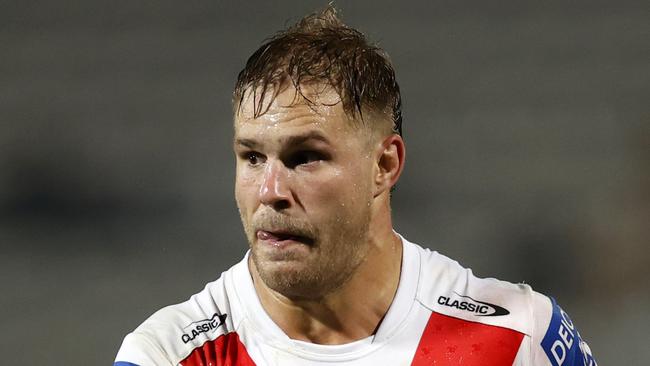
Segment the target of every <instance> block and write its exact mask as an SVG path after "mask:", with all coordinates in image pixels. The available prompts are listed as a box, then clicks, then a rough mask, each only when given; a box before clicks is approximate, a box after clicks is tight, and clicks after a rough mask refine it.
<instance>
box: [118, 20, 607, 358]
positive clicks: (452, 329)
mask: <svg viewBox="0 0 650 366" xmlns="http://www.w3.org/2000/svg"><path fill="white" fill-rule="evenodd" d="M233 104H234V130H235V137H234V150H235V155H236V160H237V177H236V184H235V186H236V189H235V195H236V200H237V205H238V207H239V210H240V214H241V219H242V223H243V226H244V230H245V232H246V235H247V238H248V241H249V243H250V248H251V249H250V251H249V253H248V254H247V255H246V256H245V257H244V259H243V260H242V261H241V262H240V263H239V264H237V265H235V266H233V267H232V268H231V269H229V270H228V271H226V272H224V273H223V274H222V276H221V277H220V278H219V279H218V280H216V281H215V282H212V283H210V284H208V285H207V286H206V288H205V289H204V290H203V291H202V292H200V293H198V294H196V295H194V296H192V297H191V298H190V299H189V300H188V301H186V302H184V303H181V304H178V305H173V306H170V307H166V308H164V309H162V310H160V311H158V312H157V313H155V314H154V315H153V316H151V317H150V318H149V319H148V320H147V321H145V322H144V323H143V324H142V325H141V326H140V327H138V328H137V329H136V330H135V331H133V332H132V333H131V334H129V335H128V336H127V337H126V338H125V340H124V342H123V344H122V347H121V349H120V351H119V352H118V355H117V357H116V363H115V365H142V366H144V365H177V364H180V365H289V366H292V365H333V364H337V365H339V364H340V365H512V364H515V365H595V364H596V363H595V361H594V360H593V357H592V356H591V352H590V350H589V348H588V346H587V345H586V343H584V342H583V341H582V340H581V338H580V335H579V334H578V332H577V330H576V328H575V326H574V325H573V323H572V322H571V320H570V319H569V317H568V316H567V315H566V313H564V312H563V311H562V310H561V309H560V308H559V306H558V305H557V304H556V303H555V301H554V300H552V299H549V298H548V297H546V296H544V295H541V294H539V293H536V292H534V291H532V290H531V289H530V287H529V286H526V285H514V284H510V283H507V282H502V281H498V280H495V279H479V278H476V277H474V276H473V275H472V272H471V270H469V269H464V268H462V267H461V266H460V265H459V264H458V263H456V262H454V261H452V260H450V259H448V258H446V257H444V256H442V255H440V254H437V253H435V252H431V251H429V250H425V249H423V248H422V247H420V246H418V245H416V244H413V243H410V242H408V241H407V240H406V239H404V238H403V237H402V236H400V235H399V234H397V233H396V232H395V231H393V229H392V222H391V213H390V197H391V194H390V192H391V189H392V187H393V186H394V185H395V183H396V182H397V180H398V178H399V176H400V174H401V172H402V169H403V167H404V158H405V148H404V142H403V140H402V137H401V123H402V121H401V111H400V107H401V100H400V93H399V87H398V85H397V83H396V81H395V76H394V71H393V68H392V66H391V65H390V62H389V61H388V59H387V57H386V56H385V55H383V53H382V51H381V50H379V49H377V48H375V47H373V46H370V45H368V43H367V42H366V40H365V38H364V37H363V35H362V34H360V33H359V32H357V31H356V30H354V29H351V28H349V27H347V26H345V25H344V24H343V23H341V22H340V20H339V19H338V18H337V16H336V13H335V11H334V9H333V8H328V9H326V10H325V11H324V12H322V13H321V14H317V15H311V16H308V17H306V18H304V19H303V20H302V21H300V22H299V23H298V24H297V25H295V26H293V27H291V28H289V29H288V30H286V31H284V32H282V33H280V34H278V35H277V36H275V37H274V38H272V39H271V40H269V41H268V42H267V43H266V44H264V45H263V46H262V47H261V48H260V49H258V50H257V51H256V52H255V53H254V54H253V55H252V56H251V57H250V59H249V60H248V62H247V64H246V67H245V68H244V70H243V71H242V72H241V73H240V74H239V78H238V81H237V86H236V88H235V93H234V103H233Z"/></svg>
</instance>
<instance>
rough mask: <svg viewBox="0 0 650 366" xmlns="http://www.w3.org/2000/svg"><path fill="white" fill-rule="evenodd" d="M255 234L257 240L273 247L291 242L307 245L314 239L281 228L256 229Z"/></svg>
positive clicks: (311, 243) (312, 242)
mask: <svg viewBox="0 0 650 366" xmlns="http://www.w3.org/2000/svg"><path fill="white" fill-rule="evenodd" d="M256 236H257V239H258V240H259V241H261V242H264V243H266V244H269V245H272V246H275V247H284V246H287V245H290V244H292V243H299V244H304V245H308V246H311V245H313V244H314V239H312V238H310V237H307V236H304V235H300V234H297V233H292V232H287V231H281V230H277V231H271V230H257V232H256Z"/></svg>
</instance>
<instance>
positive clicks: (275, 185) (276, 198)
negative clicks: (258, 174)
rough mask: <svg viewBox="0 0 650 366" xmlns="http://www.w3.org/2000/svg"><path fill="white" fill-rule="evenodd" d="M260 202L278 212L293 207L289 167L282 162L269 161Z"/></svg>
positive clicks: (261, 188) (263, 179)
mask: <svg viewBox="0 0 650 366" xmlns="http://www.w3.org/2000/svg"><path fill="white" fill-rule="evenodd" d="M259 197H260V202H261V203H262V204H263V205H265V206H269V207H270V208H273V209H274V210H276V211H280V210H284V209H287V208H289V207H290V206H291V201H292V195H291V189H290V183H289V180H288V171H287V167H285V166H284V164H283V163H282V162H281V161H278V160H274V161H272V160H269V161H267V164H266V167H265V169H264V175H263V177H262V184H261V185H260V192H259Z"/></svg>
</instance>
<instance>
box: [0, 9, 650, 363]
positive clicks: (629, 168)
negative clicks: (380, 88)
mask: <svg viewBox="0 0 650 366" xmlns="http://www.w3.org/2000/svg"><path fill="white" fill-rule="evenodd" d="M0 3H1V4H2V6H1V8H2V11H0V286H1V288H2V295H1V296H0V309H1V310H2V312H1V314H2V315H0V317H1V318H0V319H1V323H0V324H1V325H2V330H3V331H2V332H1V333H0V345H1V349H3V350H4V352H3V353H4V355H5V356H3V357H4V358H5V361H4V362H6V363H7V364H14V365H28V364H37V363H38V364H42V363H43V362H45V363H46V364H53V365H90V364H96V365H100V364H111V363H112V360H113V357H114V355H115V353H116V352H117V349H118V347H119V345H120V343H121V340H122V338H123V337H124V335H125V334H126V333H128V332H129V331H131V330H132V329H133V328H135V327H136V326H137V325H138V324H140V322H142V321H143V320H144V319H145V318H146V317H147V316H148V315H150V314H151V313H152V312H154V311H155V310H157V309H159V308H160V307H162V306H164V305H168V304H171V303H177V302H180V301H183V300H185V299H186V298H187V297H189V296H190V295H191V294H193V293H195V292H198V291H199V290H201V289H202V288H203V286H204V284H205V283H207V282H209V281H211V280H213V279H216V278H217V277H218V276H219V274H220V273H221V272H222V271H224V270H226V269H227V268H228V267H229V266H230V265H232V264H234V263H235V262H237V261H238V260H239V259H240V258H241V257H242V255H243V254H244V252H245V250H246V248H247V244H246V241H245V238H244V235H243V233H242V230H241V228H240V223H239V217H238V214H237V210H236V207H235V203H234V198H233V180H234V174H233V173H234V161H233V154H232V152H231V134H232V130H231V123H232V122H231V109H230V108H231V107H230V93H231V90H232V86H233V85H234V81H235V78H236V75H237V73H238V71H239V70H240V69H241V68H242V67H243V65H244V63H245V61H246V59H247V57H248V55H250V53H252V52H253V51H254V50H255V49H256V48H257V47H258V46H259V45H260V44H261V42H262V40H263V39H264V38H266V37H268V36H270V35H272V34H273V33H275V32H276V31H278V30H280V29H281V28H283V27H284V26H285V25H289V24H291V23H293V22H294V21H296V20H298V19H299V18H300V17H301V16H302V15H304V14H306V13H309V12H311V11H313V10H316V9H319V8H322V7H324V6H325V5H326V4H327V2H326V1H300V2H298V1H295V2H291V3H290V2H266V1H264V2H263V1H237V2H223V1H212V2H206V1H190V2H181V1H155V2H153V1H146V2H134V1H81V0H68V1H65V2H46V1H32V0H24V1H20V2H9V1H1V2H0ZM337 5H338V7H339V8H340V9H341V14H342V17H343V19H344V21H346V22H347V23H349V24H351V25H353V26H355V27H357V28H359V29H360V30H362V31H363V32H365V33H366V34H367V35H368V36H369V37H370V38H371V39H372V40H373V41H375V42H377V43H378V44H379V45H380V46H381V47H383V48H384V49H386V50H387V52H388V53H389V54H390V55H391V57H392V60H393V62H394V64H395V67H396V69H397V75H398V79H399V82H400V84H401V87H402V91H403V98H404V136H405V138H406V142H407V165H406V170H405V173H404V175H403V178H402V180H401V181H400V183H399V186H398V189H397V191H396V192H395V194H394V199H393V201H394V217H395V222H396V223H395V225H396V229H397V230H398V231H399V232H400V233H402V234H403V235H405V237H406V238H408V239H409V240H411V241H414V242H417V243H421V244H422V245H424V246H426V247H430V248H432V249H435V250H438V251H440V252H442V253H443V254H446V255H448V256H451V257H452V258H455V259H457V260H459V261H460V262H461V263H462V264H464V265H465V266H469V267H471V268H473V269H474V271H475V272H476V273H477V274H478V275H479V276H482V277H499V278H502V279H506V280H509V281H513V282H526V283H529V284H531V285H532V286H533V287H534V288H535V289H537V290H539V291H541V292H544V293H546V294H549V295H552V296H554V297H556V298H557V299H558V301H559V303H560V304H561V305H562V306H563V307H564V309H565V310H567V311H568V312H569V314H571V315H572V317H573V320H574V322H575V323H577V325H578V327H579V329H580V331H581V333H582V336H583V338H585V339H586V340H587V341H588V342H589V343H590V345H591V348H592V349H593V350H594V352H595V355H596V358H597V360H598V361H599V364H601V365H642V364H648V361H649V360H650V350H649V349H648V347H647V341H648V336H647V329H648V326H649V325H650V316H649V315H648V309H649V308H650V294H649V291H648V281H649V280H650V270H649V269H648V268H649V264H650V248H649V246H648V244H649V243H648V238H649V237H650V236H649V235H648V234H649V226H650V225H649V224H648V222H649V221H650V220H649V217H650V169H649V167H650V129H649V126H650V107H649V105H650V103H649V100H650V46H649V45H650V32H649V29H650V26H649V25H648V24H650V11H649V8H648V3H647V2H646V1H637V2H635V1H617V2H612V1H598V0H596V1H578V2H566V1H556V0H552V1H544V2H532V1H530V2H522V1H510V0H508V1H498V2H485V1H468V2H459V1H417V2H416V1H403V2H399V3H398V2H394V1H370V0H367V1H343V0H341V1H338V2H337Z"/></svg>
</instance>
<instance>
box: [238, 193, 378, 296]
mask: <svg viewBox="0 0 650 366" xmlns="http://www.w3.org/2000/svg"><path fill="white" fill-rule="evenodd" d="M346 206H347V207H349V208H347V210H343V208H346ZM346 206H342V211H341V212H339V214H337V215H333V216H334V217H332V218H331V219H330V220H328V222H327V223H325V224H319V225H318V227H317V228H316V227H314V226H312V225H310V224H308V223H305V222H301V221H297V220H295V219H291V218H288V217H287V216H285V215H283V214H281V213H276V212H272V213H266V214H262V215H257V216H256V217H254V218H253V219H252V222H248V220H247V219H246V218H245V217H244V214H243V213H241V218H242V223H243V226H244V230H245V232H246V236H247V238H248V241H249V244H250V247H251V259H252V264H253V265H254V266H255V270H256V271H257V273H258V274H259V277H260V278H261V280H262V281H263V282H264V284H265V285H266V286H267V287H269V288H270V289H272V290H274V291H276V292H278V293H280V294H282V295H284V296H286V297H288V298H294V299H318V298H322V297H323V296H325V295H327V294H329V293H332V292H334V291H336V290H337V289H339V288H340V287H341V286H343V285H344V284H345V283H346V282H347V281H348V280H349V279H350V278H351V277H352V275H353V274H354V273H355V271H356V270H357V268H358V267H359V265H360V264H361V263H362V262H363V260H364V258H365V257H366V255H367V252H368V249H369V244H368V236H369V233H368V231H369V227H370V204H360V205H359V206H356V207H354V206H355V205H346ZM360 207H361V208H362V209H361V211H359V210H358V209H359V208H360ZM352 208H356V209H357V210H355V211H356V212H350V211H352ZM283 225H284V226H283ZM269 226H270V227H275V228H278V227H285V228H287V229H290V230H293V231H297V232H299V233H302V234H306V235H309V237H310V238H312V239H313V242H312V243H310V244H309V245H308V248H307V251H306V252H307V254H304V253H305V251H302V250H301V251H299V252H298V253H296V252H293V251H287V252H285V253H280V254H278V253H274V254H273V255H272V256H269V255H267V253H265V252H264V251H263V250H262V248H261V247H260V246H261V245H264V244H261V243H258V242H257V237H256V232H255V230H256V229H255V228H258V227H269ZM302 245H307V244H302Z"/></svg>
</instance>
